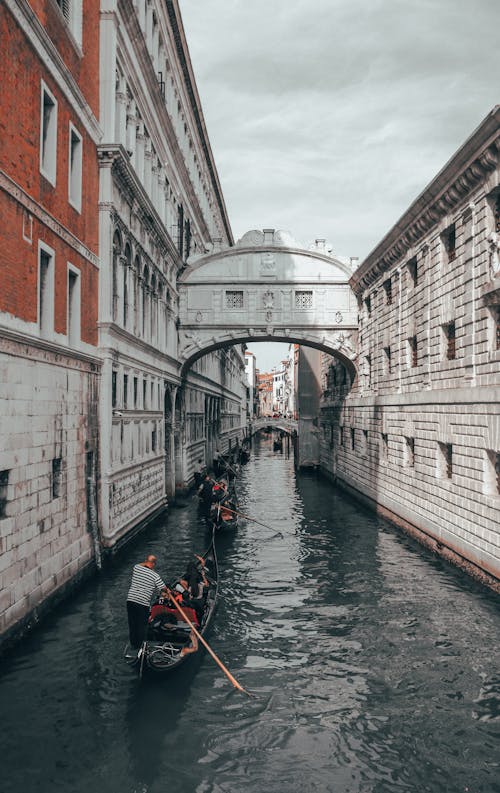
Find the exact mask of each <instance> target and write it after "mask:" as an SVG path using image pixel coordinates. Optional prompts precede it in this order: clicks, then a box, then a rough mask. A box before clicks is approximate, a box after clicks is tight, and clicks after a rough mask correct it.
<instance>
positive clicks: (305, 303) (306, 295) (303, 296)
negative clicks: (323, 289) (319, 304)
mask: <svg viewBox="0 0 500 793" xmlns="http://www.w3.org/2000/svg"><path fill="white" fill-rule="evenodd" d="M312 307H313V293H312V291H305V290H300V291H297V292H295V308H312Z"/></svg>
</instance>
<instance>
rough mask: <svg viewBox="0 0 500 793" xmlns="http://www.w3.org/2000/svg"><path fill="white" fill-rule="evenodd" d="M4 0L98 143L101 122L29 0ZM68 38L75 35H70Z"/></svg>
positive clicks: (79, 117) (100, 134) (86, 128)
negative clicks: (27, 0)
mask: <svg viewBox="0 0 500 793" xmlns="http://www.w3.org/2000/svg"><path fill="white" fill-rule="evenodd" d="M3 3H4V5H6V6H7V8H8V9H9V11H10V13H11V14H12V16H13V17H14V19H15V20H16V22H17V23H18V25H19V27H20V28H21V30H22V31H23V33H24V34H25V35H26V36H27V38H28V39H29V40H30V43H31V45H32V46H33V48H34V50H35V52H36V54H37V56H38V57H39V58H40V60H41V62H42V63H43V65H44V67H45V68H46V69H47V70H48V72H49V73H50V74H51V75H52V77H53V78H54V80H55V82H56V83H57V86H58V88H59V90H60V91H61V92H62V93H63V94H64V96H65V98H66V99H67V101H68V102H69V104H70V105H71V107H72V108H73V110H74V111H75V113H76V114H77V116H78V119H79V120H80V122H81V123H82V125H83V126H84V127H85V131H86V132H87V133H88V134H89V135H90V137H91V138H92V140H93V141H94V142H95V143H97V142H98V141H99V140H100V138H101V136H102V130H101V127H100V126H99V122H98V121H97V119H96V117H95V115H94V113H93V112H92V109H91V108H90V105H89V104H88V103H87V101H86V99H85V96H84V95H83V93H82V91H81V90H80V86H79V85H78V83H77V81H76V80H75V78H74V77H73V75H72V74H71V72H70V71H69V69H68V67H67V65H66V64H65V62H64V60H63V59H62V57H61V55H60V53H59V51H58V50H57V49H56V47H55V45H54V43H53V42H52V40H51V39H50V37H49V35H48V33H47V31H46V30H45V28H44V27H43V25H42V24H41V23H40V21H39V19H38V17H37V16H36V14H35V13H34V12H33V10H32V9H31V8H30V6H29V3H28V2H26V0H3ZM69 38H70V39H72V37H71V36H69Z"/></svg>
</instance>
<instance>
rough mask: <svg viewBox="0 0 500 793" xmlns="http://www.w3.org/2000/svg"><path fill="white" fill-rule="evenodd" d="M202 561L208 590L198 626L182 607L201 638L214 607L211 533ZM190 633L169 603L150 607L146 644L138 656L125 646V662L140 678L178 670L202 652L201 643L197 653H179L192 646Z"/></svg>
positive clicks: (215, 572) (215, 573)
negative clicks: (147, 674) (148, 674)
mask: <svg viewBox="0 0 500 793" xmlns="http://www.w3.org/2000/svg"><path fill="white" fill-rule="evenodd" d="M202 558H203V560H204V562H205V571H206V572H205V575H206V578H207V580H208V588H207V591H206V594H205V595H204V598H205V603H204V607H203V614H202V615H201V617H200V619H199V624H196V620H197V617H196V612H195V610H194V609H192V608H189V607H188V606H183V605H182V604H181V608H182V610H183V612H184V613H185V615H186V616H187V617H188V619H189V620H190V621H191V622H192V623H193V624H194V625H195V627H196V630H197V631H198V633H199V634H200V635H201V636H203V635H204V634H205V632H206V631H207V630H208V627H209V625H210V623H211V621H212V617H213V615H214V612H215V608H216V605H217V593H218V577H219V573H218V567H217V555H216V552H215V544H214V535H213V533H212V541H211V543H210V546H209V547H208V549H207V550H206V551H205V553H204V554H203V556H202ZM176 583H178V582H177V581H175V582H174V583H173V585H172V587H171V588H172V589H173V588H175V585H176ZM190 634H191V628H190V626H189V625H188V623H187V622H186V621H184V619H183V617H182V616H181V614H180V613H179V612H178V611H177V609H176V608H175V607H174V606H173V605H172V604H170V605H167V604H155V605H153V606H152V608H151V615H150V617H149V622H148V628H147V633H146V640H145V642H144V643H143V645H142V647H141V649H140V651H139V653H138V654H137V652H136V651H133V650H131V649H130V646H129V645H127V648H126V650H125V660H126V661H127V663H129V664H130V665H131V666H137V667H138V670H139V676H140V677H142V675H143V674H144V673H145V672H152V673H154V674H167V673H168V672H173V671H174V669H178V667H179V666H182V665H183V664H185V663H186V662H187V661H188V660H189V659H190V658H193V657H196V656H197V655H198V653H199V652H200V651H201V644H200V645H199V646H198V652H195V653H189V654H186V655H183V654H182V649H183V648H184V647H188V646H190V644H191V639H190Z"/></svg>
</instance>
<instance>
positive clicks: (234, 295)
mask: <svg viewBox="0 0 500 793" xmlns="http://www.w3.org/2000/svg"><path fill="white" fill-rule="evenodd" d="M226 308H243V292H240V291H234V290H228V291H227V292H226Z"/></svg>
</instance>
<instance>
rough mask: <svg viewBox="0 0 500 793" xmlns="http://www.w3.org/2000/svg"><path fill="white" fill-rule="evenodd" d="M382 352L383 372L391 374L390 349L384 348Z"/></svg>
mask: <svg viewBox="0 0 500 793" xmlns="http://www.w3.org/2000/svg"><path fill="white" fill-rule="evenodd" d="M384 352H385V371H386V372H387V374H391V372H392V359H391V348H390V347H389V346H388V347H384Z"/></svg>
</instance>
